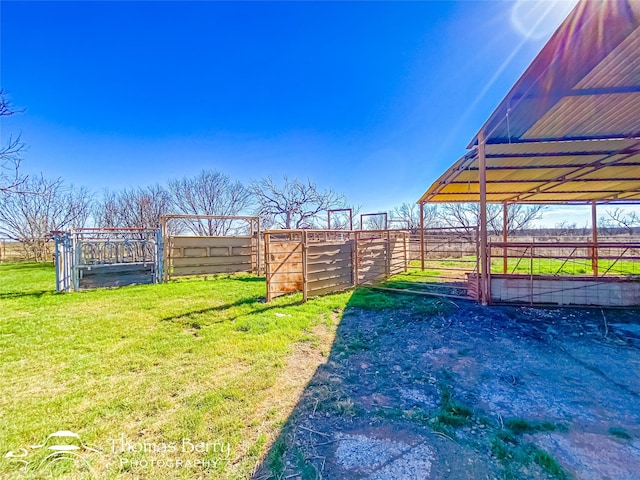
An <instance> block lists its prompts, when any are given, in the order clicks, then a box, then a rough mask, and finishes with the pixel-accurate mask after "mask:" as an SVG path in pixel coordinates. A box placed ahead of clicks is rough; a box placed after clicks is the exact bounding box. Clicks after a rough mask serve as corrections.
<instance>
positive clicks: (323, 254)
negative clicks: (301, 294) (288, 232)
mask: <svg viewBox="0 0 640 480" xmlns="http://www.w3.org/2000/svg"><path fill="white" fill-rule="evenodd" d="M353 249H354V241H353V240H343V241H337V242H330V243H317V244H309V245H308V246H307V296H308V297H313V296H317V295H324V294H327V293H332V292H337V291H340V290H345V289H347V288H349V287H350V286H352V285H353V260H352V259H353Z"/></svg>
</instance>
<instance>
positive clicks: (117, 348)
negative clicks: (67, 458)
mask: <svg viewBox="0 0 640 480" xmlns="http://www.w3.org/2000/svg"><path fill="white" fill-rule="evenodd" d="M53 287H54V270H53V267H52V266H51V265H44V264H27V263H22V264H4V265H0V351H1V352H2V363H1V365H0V378H1V379H2V380H1V383H2V395H1V396H0V453H2V455H4V454H5V453H6V452H7V451H10V450H14V451H16V450H17V449H19V448H20V447H26V446H28V445H36V444H39V443H41V442H42V441H43V440H44V439H45V438H46V436H47V435H48V434H51V433H53V432H56V431H59V430H70V431H73V432H75V433H77V434H79V435H80V436H81V439H82V441H83V442H85V443H86V444H93V445H96V446H99V447H100V450H102V451H103V453H104V454H103V455H96V457H97V458H95V459H92V464H91V469H92V471H90V470H88V469H87V471H86V472H85V474H84V476H85V477H86V478H92V475H93V474H95V473H96V472H98V473H99V474H100V475H101V476H106V477H111V476H117V475H118V474H119V473H122V472H123V471H126V470H127V465H126V464H123V465H122V467H123V468H121V465H119V463H120V459H119V457H120V456H115V455H111V454H112V453H113V452H112V451H113V450H115V451H118V450H119V449H120V446H121V445H122V443H121V442H120V443H118V444H117V445H116V447H115V448H112V447H114V444H113V443H112V442H110V439H122V438H124V439H126V440H127V442H128V443H130V444H135V443H136V442H140V443H145V442H146V443H149V444H151V443H154V444H162V443H164V444H165V445H169V444H171V443H180V442H181V441H182V439H183V438H188V439H190V441H192V442H195V441H198V442H220V443H221V444H222V443H223V442H224V443H225V444H227V443H228V444H229V447H230V453H229V455H227V454H226V453H225V454H224V455H221V453H220V452H209V453H208V454H204V455H200V454H198V455H186V454H185V455H184V456H185V457H188V458H191V459H193V460H195V459H202V458H205V459H208V460H210V462H209V465H208V466H207V467H208V468H202V466H193V468H181V469H172V470H170V471H167V470H166V469H165V470H164V471H163V470H162V469H158V468H154V469H145V468H135V467H134V468H130V470H131V472H132V473H135V474H138V475H142V476H144V477H145V478H167V477H174V478H175V477H179V476H182V477H184V478H193V477H198V476H200V475H202V476H206V475H208V474H212V473H213V476H214V477H215V476H216V475H217V474H219V475H222V474H223V473H224V476H226V477H229V478H233V477H239V478H243V477H246V476H248V475H249V474H250V473H251V471H252V469H253V467H254V465H255V463H256V462H257V461H259V459H260V457H261V455H262V454H263V453H264V451H265V450H266V447H267V445H266V444H267V442H268V440H269V438H270V437H271V436H272V435H273V431H274V429H277V428H278V426H279V423H281V422H282V421H283V420H284V419H286V412H280V411H275V412H272V411H271V409H272V408H275V409H276V410H277V409H278V401H280V400H282V401H283V402H285V403H286V399H280V398H278V395H279V391H278V385H277V381H278V377H279V375H280V374H281V373H282V371H283V370H284V369H285V368H286V366H287V356H288V354H290V353H291V352H292V350H293V348H294V346H295V345H296V344H300V343H304V342H310V343H313V342H317V338H316V334H315V333H314V332H316V331H317V328H318V327H317V326H320V327H322V328H325V329H328V330H332V329H335V323H336V318H335V316H334V317H332V316H331V315H330V313H331V312H340V311H341V310H342V309H343V308H344V307H345V305H346V303H347V302H348V300H349V297H350V295H351V294H350V293H346V294H341V295H333V296H327V297H322V298H319V299H315V300H313V301H311V302H309V303H307V304H305V305H300V304H299V302H300V295H293V296H288V297H283V298H280V299H278V300H276V301H274V302H272V303H270V304H265V303H262V302H261V300H262V299H263V298H264V294H265V283H264V281H263V279H260V278H256V277H252V276H248V275H247V276H226V277H220V278H217V279H215V280H209V281H205V280H203V279H191V280H185V281H179V282H172V283H169V284H163V285H141V286H132V287H126V288H120V289H101V290H94V291H87V292H79V293H70V294H56V293H55V292H54V290H53ZM284 312H286V313H284ZM314 327H315V330H314ZM283 413H284V415H283ZM134 447H135V445H134ZM186 448H187V449H189V448H191V447H190V446H189V445H187V446H186ZM35 453H36V454H37V452H35ZM227 456H228V457H229V458H226V457H227ZM116 457H118V458H116ZM122 457H126V458H128V459H137V460H141V459H144V458H147V459H148V460H150V459H151V456H150V455H145V454H143V453H139V452H128V453H125V454H123V455H122ZM215 462H218V464H217V465H215ZM59 463H60V465H54V466H53V467H52V468H53V469H54V470H53V472H54V473H60V472H65V471H70V472H74V473H73V476H78V477H82V476H83V473H82V471H80V472H77V471H75V470H74V469H73V468H72V467H73V465H71V466H70V465H69V462H66V465H65V462H59ZM203 463H204V462H203ZM32 466H33V465H32ZM139 466H140V465H139ZM129 467H130V465H129ZM32 470H34V469H31V468H30V469H29V473H28V475H26V476H27V477H29V478H31V477H33V478H40V477H39V476H38V475H44V473H42V472H40V473H38V472H33V471H32ZM49 470H50V469H49V468H47V469H46V471H47V472H49ZM81 470H82V469H81ZM49 473H50V472H49ZM17 474H18V473H17V466H16V463H15V462H11V461H9V460H7V459H0V477H2V478H7V477H11V476H13V475H17ZM43 478H48V477H46V476H45V477H43Z"/></svg>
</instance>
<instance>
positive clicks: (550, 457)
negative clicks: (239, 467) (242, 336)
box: [254, 298, 640, 480]
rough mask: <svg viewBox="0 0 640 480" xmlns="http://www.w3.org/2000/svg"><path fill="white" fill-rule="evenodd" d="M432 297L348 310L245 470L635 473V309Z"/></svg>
mask: <svg viewBox="0 0 640 480" xmlns="http://www.w3.org/2000/svg"><path fill="white" fill-rule="evenodd" d="M437 302H440V304H439V305H438V303H437ZM442 302H443V301H441V300H438V301H436V300H432V299H430V300H422V299H418V298H416V300H415V307H410V308H406V309H402V310H391V309H389V310H379V311H375V310H373V311H371V310H362V309H347V310H346V311H345V314H344V316H343V318H342V319H341V322H340V326H339V328H338V332H337V336H336V341H335V342H334V344H333V348H332V350H331V353H330V355H329V358H328V361H327V362H326V363H325V364H323V365H322V366H320V367H319V368H318V370H317V371H316V373H315V375H314V377H313V379H312V380H311V382H310V383H309V384H308V385H307V387H306V389H305V391H304V393H303V395H302V397H301V399H300V401H299V403H298V405H297V406H296V408H295V410H294V413H293V414H292V415H291V417H290V418H289V420H288V422H287V424H286V425H285V427H284V430H283V433H282V435H281V436H280V437H279V438H278V440H277V441H276V443H275V444H274V446H273V447H272V449H271V452H270V454H269V456H268V457H267V459H266V460H265V462H264V464H263V465H262V467H261V468H260V469H259V471H258V473H257V474H256V475H255V477H254V478H256V479H266V478H282V479H285V478H286V479H292V478H305V479H306V478H325V479H485V478H486V479H502V478H505V479H525V478H532V479H547V478H576V479H589V480H590V479H616V480H632V479H640V401H639V400H640V376H639V373H640V312H638V311H621V310H616V311H612V310H599V309H590V310H586V309H568V308H565V309H533V308H527V307H482V306H479V305H477V304H475V303H471V302H469V303H467V302H459V301H456V303H455V304H449V303H448V302H445V303H446V304H447V305H446V307H444V308H443V303H442ZM434 305H435V307H437V308H434V309H433V310H434V311H435V312H436V313H431V314H430V313H428V309H429V307H434Z"/></svg>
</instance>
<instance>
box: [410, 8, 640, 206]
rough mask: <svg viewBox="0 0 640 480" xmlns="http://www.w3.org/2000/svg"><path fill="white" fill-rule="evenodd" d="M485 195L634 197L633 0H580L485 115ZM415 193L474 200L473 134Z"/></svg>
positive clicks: (638, 62)
mask: <svg viewBox="0 0 640 480" xmlns="http://www.w3.org/2000/svg"><path fill="white" fill-rule="evenodd" d="M480 132H482V134H483V138H484V143H485V145H486V147H485V156H486V165H487V183H486V185H487V201H488V202H500V203H502V202H513V203H558V202H560V203H566V202H572V203H573V202H579V203H581V202H591V201H593V200H595V201H601V202H605V201H612V202H616V201H617V202H622V201H625V202H634V201H640V175H639V174H640V2H638V1H637V0H608V1H605V0H601V1H590V0H583V1H581V2H580V3H578V5H576V7H575V8H574V10H573V11H572V12H571V13H570V14H569V16H568V17H567V19H566V20H565V21H564V22H563V23H562V25H561V26H560V27H559V28H558V30H557V31H556V32H555V33H554V35H553V36H552V37H551V39H550V40H549V41H548V42H547V44H546V45H545V46H544V47H543V49H542V51H541V52H540V53H539V54H538V56H537V57H536V58H535V59H534V61H533V62H532V63H531V65H530V66H529V67H528V68H527V70H526V71H525V73H524V74H523V75H522V77H521V78H520V79H519V80H518V81H517V82H516V84H515V85H514V86H513V88H512V89H511V91H510V92H509V93H508V94H507V96H506V97H505V99H504V100H503V101H502V102H501V103H500V105H499V106H498V108H497V109H496V110H495V111H494V112H493V113H492V114H491V116H490V117H489V119H488V120H487V121H486V122H485V124H484V125H483V127H482V128H481V130H480ZM480 132H479V133H478V135H476V136H475V137H474V138H473V139H472V141H471V143H470V144H469V145H468V147H467V148H470V149H471V151H470V152H469V153H467V154H466V155H465V156H463V157H462V158H461V159H460V160H458V161H457V162H456V163H455V164H454V165H453V166H452V167H451V168H450V169H449V170H447V171H446V172H445V173H444V174H443V175H442V176H441V177H440V178H439V179H438V180H437V181H436V182H435V183H434V184H433V185H432V186H431V187H430V188H429V190H427V192H425V194H424V195H423V196H422V197H421V198H420V200H419V202H477V201H479V190H480V188H479V175H478V139H479V137H480Z"/></svg>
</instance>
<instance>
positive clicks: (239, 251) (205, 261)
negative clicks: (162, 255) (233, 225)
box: [169, 236, 256, 277]
mask: <svg viewBox="0 0 640 480" xmlns="http://www.w3.org/2000/svg"><path fill="white" fill-rule="evenodd" d="M255 242H256V240H255V239H254V238H252V237H249V236H247V237H177V236H176V237H171V238H170V241H169V249H170V250H169V251H170V253H169V263H170V266H169V268H170V270H169V271H170V275H171V276H172V277H178V276H185V275H208V274H216V273H236V272H251V271H253V269H254V263H255V260H254V259H255V246H254V243H255Z"/></svg>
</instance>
